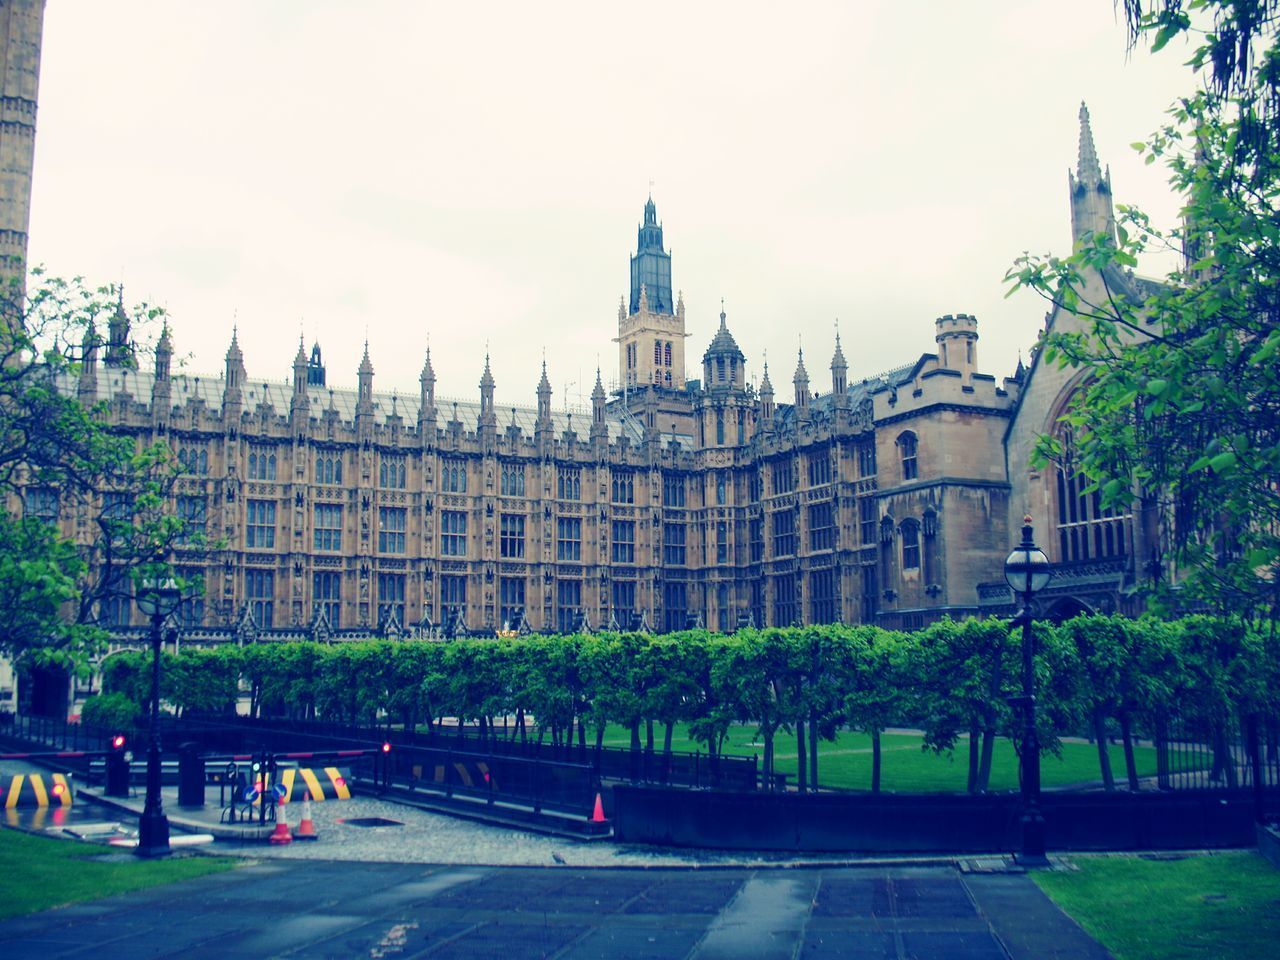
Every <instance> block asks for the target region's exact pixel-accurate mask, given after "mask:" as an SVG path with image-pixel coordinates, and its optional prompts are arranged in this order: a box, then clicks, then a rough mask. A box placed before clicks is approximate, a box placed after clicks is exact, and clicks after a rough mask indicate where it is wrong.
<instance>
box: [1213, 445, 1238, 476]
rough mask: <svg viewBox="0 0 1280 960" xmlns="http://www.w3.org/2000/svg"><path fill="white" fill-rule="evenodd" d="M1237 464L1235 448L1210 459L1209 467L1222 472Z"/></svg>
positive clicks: (1216, 471) (1215, 471)
mask: <svg viewBox="0 0 1280 960" xmlns="http://www.w3.org/2000/svg"><path fill="white" fill-rule="evenodd" d="M1235 465H1236V454H1235V451H1234V450H1228V451H1226V452H1225V453H1220V454H1218V455H1217V456H1216V457H1214V458H1213V459H1212V460H1210V461H1209V467H1210V468H1211V469H1212V470H1213V472H1214V473H1222V472H1223V471H1225V470H1230V469H1231V468H1232V467H1234V466H1235Z"/></svg>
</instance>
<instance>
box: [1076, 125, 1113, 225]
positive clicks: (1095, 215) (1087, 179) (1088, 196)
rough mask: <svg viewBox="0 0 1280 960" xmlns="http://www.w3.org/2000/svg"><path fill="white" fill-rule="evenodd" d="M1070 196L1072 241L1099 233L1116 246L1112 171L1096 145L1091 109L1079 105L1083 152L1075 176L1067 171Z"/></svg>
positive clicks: (1077, 161)
mask: <svg viewBox="0 0 1280 960" xmlns="http://www.w3.org/2000/svg"><path fill="white" fill-rule="evenodd" d="M1067 185H1068V188H1069V190H1070V195H1071V240H1072V243H1079V242H1080V241H1081V240H1083V239H1086V238H1092V237H1095V236H1097V235H1098V234H1102V235H1103V237H1105V238H1107V239H1108V240H1110V242H1111V243H1112V244H1114V243H1115V235H1116V217H1115V209H1114V207H1113V205H1112V200H1111V171H1110V169H1107V170H1106V171H1104V170H1103V169H1102V165H1101V164H1100V163H1099V162H1098V151H1097V149H1096V148H1095V147H1094V145H1093V129H1092V128H1091V127H1090V125H1089V108H1088V107H1087V106H1086V105H1085V104H1084V102H1083V101H1081V103H1080V150H1079V154H1078V156H1077V158H1076V169H1075V172H1074V173H1071V172H1070V171H1068V173H1067Z"/></svg>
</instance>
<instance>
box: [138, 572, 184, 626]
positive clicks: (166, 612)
mask: <svg viewBox="0 0 1280 960" xmlns="http://www.w3.org/2000/svg"><path fill="white" fill-rule="evenodd" d="M137 600H138V609H139V610H141V611H142V613H143V615H144V616H146V617H159V618H160V619H161V620H167V619H168V618H169V617H170V616H171V615H172V614H173V611H175V610H177V609H178V604H179V603H181V602H182V591H181V590H179V589H178V582H177V581H176V580H174V579H173V578H172V577H167V578H165V579H164V580H154V579H148V580H143V581H142V586H141V587H140V588H139V590H138V596H137Z"/></svg>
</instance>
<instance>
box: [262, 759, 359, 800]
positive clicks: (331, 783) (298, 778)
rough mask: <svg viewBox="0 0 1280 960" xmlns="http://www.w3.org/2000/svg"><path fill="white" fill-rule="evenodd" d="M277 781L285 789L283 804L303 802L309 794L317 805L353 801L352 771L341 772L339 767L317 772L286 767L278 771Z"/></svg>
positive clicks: (303, 768) (316, 770)
mask: <svg viewBox="0 0 1280 960" xmlns="http://www.w3.org/2000/svg"><path fill="white" fill-rule="evenodd" d="M276 781H277V782H278V783H279V784H280V786H282V787H284V798H283V799H282V800H281V801H280V802H281V803H293V802H295V801H296V802H301V801H302V798H303V796H305V795H306V794H307V793H310V794H311V799H312V800H314V801H315V802H316V803H322V802H323V801H325V800H330V799H331V800H350V799H351V771H349V770H339V769H338V768H337V767H323V768H320V769H315V770H313V769H312V768H310V767H297V768H296V769H295V768H293V767H286V768H284V769H283V770H280V771H278V773H277V774H276Z"/></svg>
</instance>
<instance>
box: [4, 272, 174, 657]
mask: <svg viewBox="0 0 1280 960" xmlns="http://www.w3.org/2000/svg"><path fill="white" fill-rule="evenodd" d="M111 293H112V291H111V290H110V289H108V288H100V289H96V290H95V289H91V288H89V287H88V286H86V285H85V284H84V282H83V281H81V280H79V279H76V280H72V281H63V280H59V279H56V278H49V277H46V276H44V275H43V273H42V272H41V271H39V270H36V271H33V283H32V284H31V293H30V295H29V296H28V297H27V299H26V309H25V310H24V311H23V312H22V314H21V317H20V318H19V319H18V320H17V321H11V320H10V319H9V318H8V317H6V320H5V322H4V323H2V324H0V495H2V496H3V497H4V499H5V501H6V511H5V514H4V516H3V518H0V602H3V603H4V609H6V610H7V611H11V612H12V616H6V618H5V622H4V623H3V624H0V654H5V655H7V656H9V657H11V658H13V659H14V660H15V661H16V662H17V663H18V665H19V666H20V667H21V665H22V663H23V661H24V658H25V657H27V656H28V655H29V654H30V653H31V652H32V651H35V650H41V649H43V650H48V649H57V650H62V651H64V652H65V653H66V655H67V656H68V657H69V658H70V659H71V660H75V659H76V658H79V657H83V655H84V654H86V653H87V652H89V651H91V650H93V649H94V648H95V646H96V645H97V644H98V643H99V642H100V641H101V640H102V639H103V637H104V636H105V633H104V631H103V630H102V629H101V626H102V624H101V620H102V619H103V614H104V612H105V610H106V609H107V608H108V607H109V606H110V605H111V603H112V602H113V601H116V602H119V603H120V604H121V605H124V604H127V603H128V602H129V601H130V599H131V597H132V594H133V592H134V588H133V581H134V580H135V579H136V578H137V577H138V576H139V575H143V574H151V575H155V574H157V573H160V574H161V575H164V574H166V573H167V572H168V571H169V568H168V567H167V566H166V565H165V562H166V561H167V559H168V557H169V554H170V552H171V549H172V546H173V544H174V541H175V539H176V538H177V537H178V535H179V534H180V533H181V532H182V522H181V521H180V520H178V519H177V518H176V517H174V516H172V513H171V507H170V506H169V503H170V497H169V493H170V490H171V487H172V483H173V480H174V477H175V476H176V471H175V470H174V461H173V457H172V455H171V454H170V453H169V451H168V449H167V448H166V447H165V446H164V445H163V444H152V445H144V444H142V443H141V442H140V440H139V439H138V438H137V437H135V436H133V435H131V434H128V433H124V432H121V431H117V430H113V429H111V428H110V427H109V426H108V425H107V424H106V422H105V418H103V417H100V416H98V415H97V414H98V413H99V412H100V411H99V409H98V404H97V396H96V392H92V391H90V390H89V389H88V386H87V383H86V384H85V387H84V389H80V388H79V387H78V383H79V377H80V375H81V374H82V372H83V371H84V368H85V363H86V361H88V360H90V359H91V358H92V357H94V356H96V353H97V351H98V348H99V346H100V345H101V342H102V341H101V338H100V337H99V336H98V334H97V329H98V326H99V323H100V321H101V319H102V318H103V317H105V316H108V315H110V314H112V313H114V312H116V311H121V312H123V309H124V308H123V302H122V300H119V299H117V300H116V302H114V303H113V302H112V300H111ZM134 313H135V317H134V320H135V322H145V321H146V320H147V319H149V318H154V317H156V316H158V311H154V310H151V309H149V308H147V307H146V305H145V304H144V305H143V306H142V307H140V308H138V309H137V310H135V311H134ZM72 520H74V522H75V525H76V527H78V531H77V530H74V529H73V528H72V527H71V525H70V524H71V522H72ZM60 524H61V525H60Z"/></svg>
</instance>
